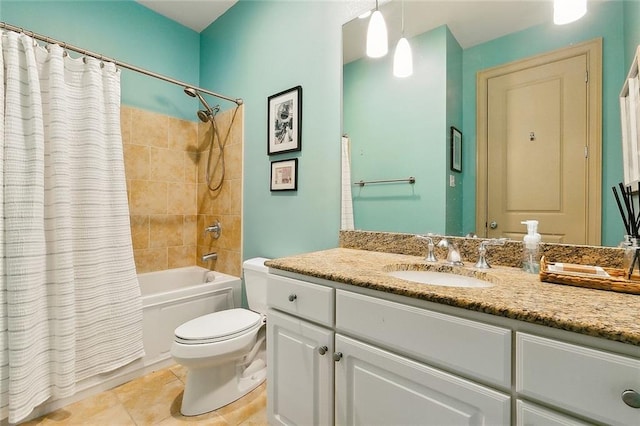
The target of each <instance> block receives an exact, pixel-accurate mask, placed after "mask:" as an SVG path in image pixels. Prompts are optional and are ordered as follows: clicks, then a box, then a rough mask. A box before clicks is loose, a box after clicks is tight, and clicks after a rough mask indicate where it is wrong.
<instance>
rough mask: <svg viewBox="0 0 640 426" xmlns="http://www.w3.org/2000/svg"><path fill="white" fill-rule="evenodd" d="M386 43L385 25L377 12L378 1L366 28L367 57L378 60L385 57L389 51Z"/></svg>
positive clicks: (380, 14)
mask: <svg viewBox="0 0 640 426" xmlns="http://www.w3.org/2000/svg"><path fill="white" fill-rule="evenodd" d="M388 43H389V42H388V41H387V24H385V22H384V18H383V17H382V13H381V12H380V11H379V10H378V0H376V10H375V11H374V12H373V14H371V18H370V19H369V27H368V28H367V56H369V57H370V58H380V57H382V56H384V55H386V54H387V52H388V50H389V46H388Z"/></svg>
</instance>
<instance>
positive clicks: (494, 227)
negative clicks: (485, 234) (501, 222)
mask: <svg viewBox="0 0 640 426" xmlns="http://www.w3.org/2000/svg"><path fill="white" fill-rule="evenodd" d="M497 227H498V222H496V221H495V220H494V221H493V222H491V223H490V224H489V228H491V229H496V228H497Z"/></svg>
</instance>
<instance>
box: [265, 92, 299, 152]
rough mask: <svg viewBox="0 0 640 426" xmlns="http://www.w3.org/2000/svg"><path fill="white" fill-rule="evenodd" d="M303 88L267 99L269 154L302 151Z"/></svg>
mask: <svg viewBox="0 0 640 426" xmlns="http://www.w3.org/2000/svg"><path fill="white" fill-rule="evenodd" d="M301 128H302V87H301V86H296V87H293V88H291V89H289V90H285V91H284V92H280V93H276V94H275V95H272V96H269V97H268V98H267V154H268V155H272V154H281V153H283V152H291V151H300V150H301V149H302V143H301V142H302V141H301V137H300V134H301V132H300V129H301Z"/></svg>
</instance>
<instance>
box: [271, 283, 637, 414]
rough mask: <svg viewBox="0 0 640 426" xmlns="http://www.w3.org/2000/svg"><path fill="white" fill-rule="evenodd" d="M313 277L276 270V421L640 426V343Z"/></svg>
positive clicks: (273, 373)
mask: <svg viewBox="0 0 640 426" xmlns="http://www.w3.org/2000/svg"><path fill="white" fill-rule="evenodd" d="M294 277H300V278H305V279H295V278H294ZM308 280H309V281H306V277H304V276H299V275H297V274H296V275H291V276H288V277H285V276H281V275H276V274H273V273H270V274H269V279H268V284H267V304H268V305H269V310H268V314H267V315H268V316H267V333H268V334H267V338H268V340H267V350H268V362H267V364H268V365H267V370H268V376H267V391H268V398H267V401H268V402H267V411H268V416H269V422H270V424H273V425H276V424H288V425H332V424H334V422H335V423H336V424H339V425H375V424H421V425H440V424H461V425H464V424H490V425H509V424H513V425H523V426H524V425H527V426H531V425H533V426H535V425H544V426H547V425H565V426H576V425H586V424H594V423H596V424H607V425H625V426H626V425H640V395H639V394H638V393H639V392H640V347H636V346H629V345H623V344H620V343H617V342H611V341H605V340H604V339H598V338H595V337H589V336H584V335H582V334H578V333H571V332H568V331H562V330H557V329H550V328H548V327H544V326H540V325H534V324H529V323H526V322H522V321H516V320H511V319H507V318H502V317H498V316H493V315H485V314H480V313H471V312H469V311H465V310H463V309H459V308H452V307H443V306H441V305H434V304H433V303H430V302H424V303H422V301H418V300H414V299H407V298H403V297H393V296H392V295H388V294H387V293H384V292H376V291H370V290H366V289H365V290H363V289H360V288H354V289H353V290H352V289H351V288H350V286H347V285H342V284H339V283H333V282H330V281H325V280H322V281H318V280H316V279H314V278H311V277H309V278H308ZM314 280H315V281H314ZM311 281H314V282H311ZM364 293H366V294H364ZM636 349H637V350H636ZM512 372H513V373H512ZM623 393H624V397H623Z"/></svg>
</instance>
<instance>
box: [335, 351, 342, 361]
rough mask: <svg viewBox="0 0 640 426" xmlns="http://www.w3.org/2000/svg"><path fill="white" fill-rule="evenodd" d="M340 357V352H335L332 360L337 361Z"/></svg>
mask: <svg viewBox="0 0 640 426" xmlns="http://www.w3.org/2000/svg"><path fill="white" fill-rule="evenodd" d="M341 359H342V352H336V353H334V354H333V360H334V361H335V362H338V361H340V360H341Z"/></svg>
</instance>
